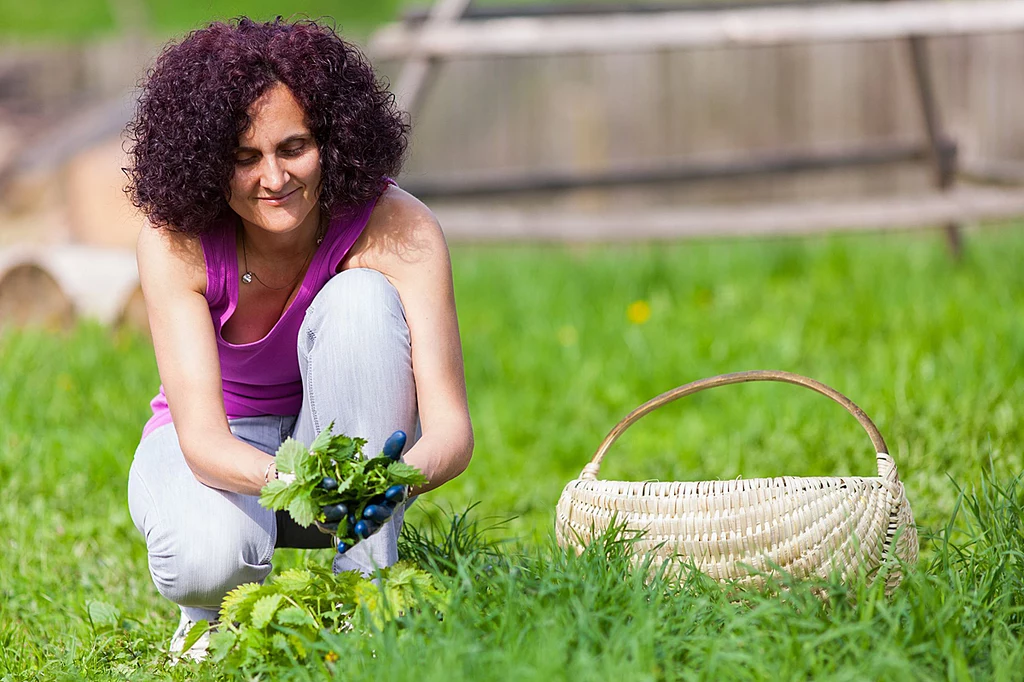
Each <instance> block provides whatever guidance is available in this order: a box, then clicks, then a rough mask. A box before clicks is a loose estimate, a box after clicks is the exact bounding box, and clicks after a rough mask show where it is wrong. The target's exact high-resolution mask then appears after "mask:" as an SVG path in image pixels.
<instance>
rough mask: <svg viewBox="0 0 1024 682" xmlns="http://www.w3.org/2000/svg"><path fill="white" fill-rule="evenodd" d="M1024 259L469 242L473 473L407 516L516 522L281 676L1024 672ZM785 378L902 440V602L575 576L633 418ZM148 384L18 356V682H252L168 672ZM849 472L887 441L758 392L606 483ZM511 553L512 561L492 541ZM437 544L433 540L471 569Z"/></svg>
mask: <svg viewBox="0 0 1024 682" xmlns="http://www.w3.org/2000/svg"><path fill="white" fill-rule="evenodd" d="M1022 262H1024V231H1021V230H1020V229H1019V228H1016V227H1007V228H1002V229H995V228H992V229H988V230H984V231H977V232H972V233H969V234H968V241H967V251H966V254H965V257H964V259H963V261H962V262H959V263H957V262H954V261H953V260H952V259H951V258H950V257H949V256H948V254H947V253H946V251H945V249H944V245H943V242H942V240H941V238H940V237H939V236H937V235H935V234H925V233H913V234H891V235H859V236H844V237H822V238H807V239H799V240H795V239H794V240H774V241H769V240H765V241H756V240H750V241H736V240H720V241H708V242H688V243H679V244H658V245H633V246H628V247H615V248H611V247H605V246H592V247H548V248H544V247H536V246H515V247H467V246H458V247H456V248H454V250H453V263H454V275H455V285H456V295H457V299H458V306H459V315H460V325H461V329H462V335H463V342H464V352H465V359H466V373H467V385H468V389H469V398H470V407H471V413H472V416H473V420H474V425H475V432H476V452H475V455H474V460H473V463H472V464H471V466H470V468H469V470H468V471H467V472H466V473H465V474H464V475H463V476H461V477H460V478H458V479H456V480H455V481H453V482H452V483H450V484H449V485H447V486H445V487H444V488H442V489H441V490H439V491H438V492H437V493H434V494H431V495H429V496H426V497H429V498H430V499H429V500H427V499H424V500H423V502H424V503H423V504H420V503H418V504H417V507H419V509H416V507H414V509H413V510H412V512H411V513H410V516H409V518H410V523H411V524H412V525H413V526H415V527H416V528H417V529H419V530H420V531H421V533H424V534H426V535H428V536H430V532H429V530H428V528H429V527H430V525H431V523H439V524H445V523H448V522H449V521H446V519H445V515H444V510H447V509H450V510H454V511H455V512H458V513H461V512H462V511H463V510H465V509H466V507H468V506H469V505H470V504H472V503H479V504H478V505H477V506H476V507H475V508H474V509H473V511H472V512H471V516H470V518H475V519H477V520H478V521H479V523H480V524H481V525H488V524H491V523H493V522H494V521H495V520H505V521H506V522H505V523H504V526H503V528H502V529H500V530H495V531H490V532H488V533H485V535H484V539H483V540H481V539H477V540H476V541H475V544H477V545H479V544H481V543H483V545H485V547H484V550H485V551H484V552H483V554H482V555H479V554H474V553H473V552H468V556H462V557H461V558H457V559H456V560H455V561H454V564H453V566H449V568H448V570H447V571H442V572H441V573H440V574H439V579H441V580H443V581H444V583H445V585H446V586H447V588H448V589H449V594H450V602H449V605H448V608H447V610H446V612H445V617H444V619H443V620H438V619H437V618H436V617H435V616H434V615H433V614H431V613H425V612H421V613H410V614H408V615H407V616H406V617H405V618H402V619H399V621H396V622H394V623H391V624H389V625H387V626H385V627H383V628H382V629H380V630H379V631H377V632H375V633H374V635H375V636H374V637H371V638H367V637H364V636H357V635H354V634H348V635H334V636H331V637H328V638H326V639H325V640H322V641H320V642H319V643H318V644H317V645H316V646H318V647H322V649H318V650H317V652H316V653H315V656H314V659H315V661H314V664H311V665H306V666H299V667H294V668H291V669H289V670H287V671H282V670H280V669H277V670H276V671H274V672H272V673H267V675H268V677H266V679H320V678H322V677H326V676H328V675H329V673H330V671H331V670H335V672H336V674H337V677H338V679H364V678H366V677H368V676H370V675H373V676H374V677H376V678H379V679H394V680H404V679H412V678H415V679H417V680H435V679H436V680H461V679H466V680H490V679H494V680H498V679H501V680H506V679H542V680H552V679H574V680H576V679H580V680H589V679H594V680H597V679H612V678H616V679H620V680H663V679H664V680H674V679H797V678H799V679H807V678H812V677H813V678H814V679H836V680H851V679H879V678H885V679H891V678H894V677H896V676H897V675H898V676H901V677H905V678H907V679H922V680H925V679H937V678H943V679H971V678H974V679H1007V680H1009V679H1018V680H1019V679H1024V654H1022V653H1021V652H1022V650H1024V646H1022V637H1024V629H1022V628H1024V530H1022V526H1021V516H1022V514H1024V486H1020V485H1017V484H1016V483H1015V481H1014V479H1015V477H1016V476H1017V475H1018V474H1020V472H1021V471H1022V470H1024V456H1022V447H1021V446H1022V444H1024V424H1022V419H1021V417H1022V411H1024V400H1022V398H1024V372H1022V371H1021V370H1022V367H1021V365H1022V360H1024V269H1022V268H1021V267H1020V263H1022ZM773 368H774V369H784V370H789V371H792V372H797V373H800V374H804V375H807V376H810V377H813V378H816V379H818V380H820V381H823V382H825V383H826V384H829V385H831V386H833V387H835V388H836V389H838V390H839V391H841V392H843V393H845V394H846V395H848V396H849V397H850V398H851V399H853V400H854V401H855V402H856V403H858V404H859V405H860V406H861V407H862V408H863V409H864V410H865V411H866V412H867V414H868V415H869V416H871V417H872V419H873V420H874V421H875V423H876V425H877V426H878V427H879V429H880V430H881V432H882V434H883V435H884V436H885V438H886V440H887V442H888V444H889V447H890V452H891V453H892V454H893V456H894V458H895V460H896V462H897V465H898V466H899V468H900V475H901V477H902V479H903V481H904V482H905V484H906V486H907V494H908V496H909V498H910V501H911V503H912V505H913V507H914V511H915V513H916V516H917V521H918V524H919V526H920V529H921V532H922V535H923V539H922V559H921V561H920V563H919V564H918V567H917V570H916V571H912V572H911V573H910V575H909V576H908V578H907V579H906V580H905V582H904V584H903V586H902V587H901V588H900V589H899V591H898V592H897V593H896V595H895V596H894V597H893V598H892V599H891V600H889V599H886V598H885V597H884V596H883V595H882V594H881V593H880V592H879V590H878V589H877V588H869V587H867V586H865V585H863V584H862V583H857V582H854V583H853V585H852V586H851V587H850V588H849V589H850V591H851V592H850V593H849V594H847V593H845V592H843V589H842V588H840V587H839V586H837V585H832V586H831V587H830V594H831V595H832V598H831V599H830V600H828V601H822V600H821V599H820V598H818V597H816V596H814V594H813V593H812V591H811V590H810V589H809V588H808V587H806V586H794V587H792V588H791V589H789V590H786V591H783V592H782V593H781V595H775V596H772V595H771V594H745V595H742V598H736V595H735V594H733V593H726V592H723V591H722V590H721V589H720V588H719V587H717V586H714V585H707V584H702V583H701V582H700V581H699V580H691V581H690V582H689V583H686V584H684V585H679V584H677V583H673V582H671V581H668V580H659V579H654V580H650V581H648V582H646V583H645V582H644V580H643V576H642V575H641V574H638V573H630V571H629V570H628V568H627V567H626V563H625V561H624V559H622V557H621V556H620V554H621V553H622V546H621V543H620V544H616V543H612V544H611V546H610V547H608V548H607V551H605V552H596V553H592V554H586V555H584V556H583V557H582V558H579V559H576V558H567V557H565V556H564V555H563V554H562V553H560V552H559V551H558V550H557V548H555V547H554V546H553V542H552V540H551V535H552V531H551V529H552V523H553V512H554V505H555V502H556V500H557V498H558V494H559V492H560V490H561V488H562V487H563V486H564V485H565V483H566V482H568V481H569V480H570V479H572V478H574V477H575V476H577V475H578V474H579V471H580V469H581V468H582V467H583V465H584V464H586V463H587V462H588V461H589V459H590V456H591V455H592V453H593V451H594V449H595V448H596V447H597V445H598V444H599V442H600V440H601V439H602V438H603V436H604V435H605V434H606V433H607V431H608V430H610V429H611V427H612V426H614V425H615V423H616V422H617V421H618V420H619V419H621V418H622V417H623V416H624V415H625V414H626V413H628V412H629V411H630V410H631V409H633V408H634V407H636V406H637V405H639V404H640V403H642V402H644V401H646V400H647V399H649V398H651V397H653V396H654V395H657V394H659V393H661V392H663V391H666V390H668V389H671V388H673V387H675V386H677V385H680V384H683V383H686V382H688V381H691V380H694V379H698V378H702V377H707V376H711V375H715V374H721V373H726V372H733V371H738V370H744V369H773ZM157 383H158V378H157V374H156V369H155V364H154V361H153V358H152V349H151V347H150V346H149V345H148V343H147V342H146V341H145V340H144V339H143V338H140V337H138V336H135V335H132V334H129V333H118V332H110V331H107V330H105V329H101V328H98V327H96V326H91V325H83V326H81V327H79V328H77V329H76V330H74V331H73V332H71V333H70V334H66V335H55V334H48V333H41V332H27V331H26V332H13V331H10V330H8V331H7V332H5V333H3V334H2V335H0V525H2V527H3V528H4V531H3V533H2V535H0V537H2V541H0V680H5V681H6V680H35V679H46V680H64V679H104V680H105V679H112V680H119V679H132V680H135V679H220V678H228V679H230V678H233V677H235V676H236V675H239V674H238V673H235V672H232V671H229V670H226V669H224V668H222V667H217V666H214V665H207V666H204V667H201V668H190V667H178V668H167V667H165V664H164V657H163V655H162V653H161V647H163V646H165V643H166V640H167V639H168V638H169V637H170V634H171V632H172V630H173V628H174V625H175V620H176V619H175V618H174V608H173V606H172V605H170V604H169V603H167V602H166V601H164V600H163V599H162V598H160V597H159V595H157V593H156V591H155V588H154V587H153V586H152V584H151V583H150V579H149V576H148V573H147V570H146V557H145V547H144V545H143V542H142V539H141V538H140V537H138V536H137V533H136V531H135V529H134V527H133V526H132V524H131V521H130V519H129V517H128V510H127V504H126V501H125V486H126V480H127V472H128V467H129V464H130V462H131V457H132V452H133V450H134V447H135V445H136V443H137V441H138V437H139V432H140V429H141V426H142V423H143V422H144V420H145V418H146V415H147V411H148V405H147V403H148V400H149V399H150V398H151V397H152V394H153V393H154V391H155V389H156V387H157ZM833 474H852V475H873V474H874V454H873V451H872V448H871V444H870V442H869V440H868V438H867V436H866V435H865V434H864V433H863V431H861V430H860V427H859V426H858V424H857V423H856V421H855V420H854V419H853V418H852V417H850V416H849V415H848V414H846V413H845V412H844V411H843V410H842V409H841V408H840V407H838V406H837V405H835V404H833V403H831V402H830V401H828V400H827V399H825V398H823V397H821V396H818V395H816V394H813V393H811V392H809V391H807V390H805V389H801V388H798V387H795V386H789V385H767V384H748V385H740V386H729V387H723V388H719V389H715V390H714V391H712V392H709V393H706V394H701V395H698V396H693V397H690V398H686V399H684V400H682V401H680V402H678V403H674V404H672V405H668V406H666V407H663V408H661V409H659V410H658V411H656V412H655V413H653V414H651V415H650V416H648V417H646V418H644V419H643V420H642V421H640V422H639V423H638V424H637V425H635V426H634V427H633V428H631V429H630V430H629V431H628V432H627V433H626V435H625V436H624V437H623V438H622V439H621V440H620V441H619V442H618V443H617V444H616V445H615V446H614V448H613V449H612V450H611V452H610V454H609V455H608V457H607V458H606V460H605V465H604V467H603V468H602V472H601V475H602V477H603V478H612V479H628V480H646V479H661V480H694V479H713V478H723V479H725V478H736V477H738V476H742V477H746V478H750V477H755V476H775V475H833ZM961 491H962V494H961ZM500 538H514V539H515V541H514V542H513V543H511V544H508V545H502V546H500V547H498V548H488V547H487V546H486V545H487V543H489V542H490V541H493V540H496V539H500ZM463 539H464V540H465V541H466V542H469V543H470V544H474V541H473V538H471V537H468V536H466V535H464V536H463ZM437 541H438V539H437V538H436V537H435V538H434V540H431V539H430V537H428V538H426V539H424V538H419V544H420V547H421V549H422V546H423V545H424V544H426V545H428V547H427V550H426V552H427V553H428V554H429V553H430V552H434V553H435V554H440V555H444V554H451V552H450V551H449V549H447V548H443V547H437V546H429V545H431V543H432V542H433V543H436V542H437ZM414 544H415V543H414ZM416 556H418V557H419V558H420V559H422V558H423V555H422V554H420V555H416ZM481 557H483V558H481ZM414 558H415V556H414ZM328 560H329V554H327V553H324V552H319V553H318V552H311V553H303V552H298V551H282V552H279V553H278V556H277V557H276V558H275V562H276V566H277V568H278V569H280V568H281V567H286V566H295V565H299V564H302V563H304V562H307V561H310V562H313V563H320V564H326V562H327V561H328ZM328 652H330V653H329V655H328ZM324 656H328V658H327V660H334V658H333V657H334V656H338V657H339V659H338V660H339V661H340V664H335V667H334V668H332V667H331V666H329V665H327V664H325V663H323V660H324ZM316 661H319V663H316ZM260 670H261V668H260V667H259V666H256V667H255V668H252V669H251V670H250V671H249V674H252V675H256V674H258V673H259V672H260ZM266 670H267V669H264V672H265V673H266Z"/></svg>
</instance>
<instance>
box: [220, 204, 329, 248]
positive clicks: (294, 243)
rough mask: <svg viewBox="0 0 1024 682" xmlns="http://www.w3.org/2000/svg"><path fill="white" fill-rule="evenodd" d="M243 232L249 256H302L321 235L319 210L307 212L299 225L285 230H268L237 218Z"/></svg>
mask: <svg viewBox="0 0 1024 682" xmlns="http://www.w3.org/2000/svg"><path fill="white" fill-rule="evenodd" d="M239 222H240V223H241V224H242V230H244V232H245V243H246V245H247V248H248V250H249V254H250V256H251V255H253V254H255V255H256V256H257V257H258V258H260V259H262V260H275V261H281V260H283V261H287V260H295V259H301V258H304V257H305V256H306V255H307V254H309V251H310V249H312V248H313V247H314V246H315V245H316V243H317V240H318V239H319V238H320V237H321V236H322V235H321V230H320V211H319V208H315V209H313V210H312V211H310V212H309V215H307V216H306V219H305V220H303V221H302V223H301V224H300V225H298V226H297V227H295V228H294V229H292V230H289V231H287V232H270V231H268V230H265V229H263V228H261V227H258V226H256V225H254V224H252V223H250V222H248V221H246V220H242V219H239Z"/></svg>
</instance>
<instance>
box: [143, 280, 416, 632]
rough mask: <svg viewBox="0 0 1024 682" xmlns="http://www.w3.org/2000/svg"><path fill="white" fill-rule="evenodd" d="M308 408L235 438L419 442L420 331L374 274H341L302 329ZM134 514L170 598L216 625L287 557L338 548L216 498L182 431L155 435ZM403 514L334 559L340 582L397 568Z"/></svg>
mask: <svg viewBox="0 0 1024 682" xmlns="http://www.w3.org/2000/svg"><path fill="white" fill-rule="evenodd" d="M297 352H298V358H299V367H300V369H301V373H302V387H303V401H302V408H301V409H300V411H299V414H298V415H296V416H261V417H246V418H241V419H232V420H230V421H229V425H230V427H231V432H232V433H233V434H234V435H235V437H236V438H239V439H241V440H243V441H245V442H247V443H249V444H251V445H253V446H254V447H256V448H258V449H260V450H262V451H263V452H266V453H268V454H271V455H272V454H274V453H275V452H276V451H277V448H278V446H279V445H280V444H281V442H282V441H283V440H284V439H285V438H287V437H289V436H292V437H294V438H296V439H298V440H300V441H302V442H303V443H305V444H307V445H308V444H309V443H311V442H312V441H313V438H315V436H316V434H318V433H319V432H320V430H322V429H323V428H325V427H326V426H327V425H328V424H330V423H331V422H332V421H333V422H334V433H344V434H347V435H351V436H359V437H361V438H365V439H366V440H367V443H366V446H365V448H364V450H363V452H364V454H365V455H366V456H373V455H375V454H378V453H380V451H381V448H382V447H383V445H384V441H385V440H386V439H387V437H388V436H390V435H391V433H392V432H394V431H395V430H397V429H402V430H404V431H405V432H406V433H407V434H409V436H410V437H409V442H408V444H407V446H406V447H407V448H408V447H409V446H411V445H412V443H413V442H414V441H415V439H416V437H417V435H418V431H417V422H418V418H417V407H416V386H415V383H414V381H413V373H412V351H411V346H410V339H409V327H408V325H407V324H406V321H405V311H404V308H403V307H402V302H401V300H400V299H399V296H398V292H397V291H396V290H395V288H394V287H393V286H392V285H391V283H390V282H389V281H388V280H387V278H386V277H384V275H382V274H380V273H379V272H377V271H375V270H368V269H352V270H345V271H343V272H341V273H339V274H337V275H335V276H334V277H333V278H331V280H330V281H329V282H328V283H327V284H326V285H325V286H324V288H323V289H322V290H321V291H320V292H319V293H318V294H317V296H316V297H315V298H314V299H313V302H312V304H310V306H309V308H308V309H307V310H306V315H305V318H304V321H303V324H302V327H301V329H300V330H299V338H298V349H297ZM128 508H129V510H130V512H131V516H132V520H133V521H134V523H135V527H136V528H138V529H139V532H141V533H142V534H143V536H144V537H145V539H146V546H147V547H148V550H149V570H150V573H151V575H152V576H153V582H154V583H156V587H157V590H159V592H160V594H162V595H163V596H165V597H167V598H168V599H170V600H171V601H173V602H175V603H176V604H178V605H179V606H181V610H182V611H183V612H184V613H185V614H186V615H187V616H188V617H189V618H190V619H191V620H193V621H198V620H201V619H207V620H210V621H211V622H212V621H214V620H216V618H217V612H218V610H219V608H220V603H221V600H222V599H223V598H224V595H225V594H227V593H228V592H229V591H231V590H232V589H234V588H235V587H237V586H239V585H241V584H243V583H247V582H261V581H262V580H264V579H265V578H266V577H267V575H268V574H269V573H270V570H271V563H270V562H271V558H272V557H273V554H274V549H275V548H276V547H301V548H316V547H329V546H331V538H330V537H329V536H327V535H324V534H322V533H320V532H319V531H317V530H316V528H315V527H312V526H311V527H310V528H308V529H304V528H301V527H300V526H298V525H296V524H295V523H294V522H293V521H292V520H291V518H290V517H288V515H287V514H285V513H283V512H281V513H277V514H275V513H274V512H272V511H269V510H267V509H265V508H263V507H261V506H260V504H259V501H258V498H257V497H255V496H250V495H241V494H238V493H231V492H225V491H223V490H217V489H214V488H210V487H207V486H205V485H203V484H202V483H200V482H199V481H197V480H196V478H195V476H193V474H192V471H191V470H190V469H189V468H188V465H187V464H186V463H185V458H184V455H183V454H182V452H181V447H180V446H179V444H178V436H177V433H176V432H175V429H174V425H173V424H168V425H166V426H163V427H161V428H159V429H157V430H155V431H153V432H152V433H150V434H149V436H147V437H146V438H145V439H143V440H142V442H141V443H140V444H139V447H138V449H137V450H136V451H135V459H134V461H133V462H132V467H131V471H130V473H129V476H128ZM403 511H404V510H403V509H402V508H401V507H400V508H399V509H398V510H396V512H395V514H394V516H392V519H391V520H390V521H389V522H388V523H386V524H385V525H384V526H383V527H382V528H381V530H380V531H378V532H377V533H376V534H374V535H373V536H371V537H370V538H369V539H367V540H364V541H362V542H360V543H359V544H357V545H356V546H355V547H353V548H352V549H350V550H349V551H348V552H346V553H345V554H344V555H338V556H336V557H335V562H334V569H335V571H347V570H359V571H361V572H362V573H364V574H366V573H369V572H371V571H372V570H373V569H374V567H384V566H390V565H391V564H393V563H394V562H395V561H397V559H398V549H397V541H398V533H399V531H400V530H401V525H402V517H403Z"/></svg>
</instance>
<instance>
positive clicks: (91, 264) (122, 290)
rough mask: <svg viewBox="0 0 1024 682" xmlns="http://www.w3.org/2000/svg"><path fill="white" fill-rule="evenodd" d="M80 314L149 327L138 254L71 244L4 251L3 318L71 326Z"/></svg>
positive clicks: (0, 272) (0, 268) (0, 257)
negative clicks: (141, 286)
mask: <svg viewBox="0 0 1024 682" xmlns="http://www.w3.org/2000/svg"><path fill="white" fill-rule="evenodd" d="M140 305H141V312H140ZM78 318H88V319H93V320H96V321H98V322H100V323H102V324H106V325H112V326H113V325H129V326H132V327H135V328H138V329H140V330H141V331H147V330H148V324H147V323H146V322H145V304H144V303H143V302H141V292H140V291H139V276H138V269H137V266H136V263H135V254H134V253H132V252H131V251H130V250H128V249H112V248H99V247H90V246H80V245H67V244H64V245H35V246H29V247H18V248H9V249H5V250H0V322H2V321H7V322H8V323H10V324H15V325H25V324H36V323H37V322H39V321H41V322H42V323H43V324H44V325H45V326H51V327H61V328H66V327H68V326H70V325H71V324H73V322H74V321H75V319H78Z"/></svg>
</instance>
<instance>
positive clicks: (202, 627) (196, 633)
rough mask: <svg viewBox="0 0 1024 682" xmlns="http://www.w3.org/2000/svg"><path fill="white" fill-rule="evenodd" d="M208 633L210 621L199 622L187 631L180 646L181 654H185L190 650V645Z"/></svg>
mask: <svg viewBox="0 0 1024 682" xmlns="http://www.w3.org/2000/svg"><path fill="white" fill-rule="evenodd" d="M209 631H210V621H208V620H200V621H197V622H196V624H195V625H193V626H192V627H191V629H189V631H188V634H187V635H185V641H184V643H182V645H181V653H185V652H186V651H188V650H189V649H191V648H192V645H193V644H195V643H196V642H198V641H199V638H200V637H202V636H203V635H205V634H206V633H207V632H209Z"/></svg>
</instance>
